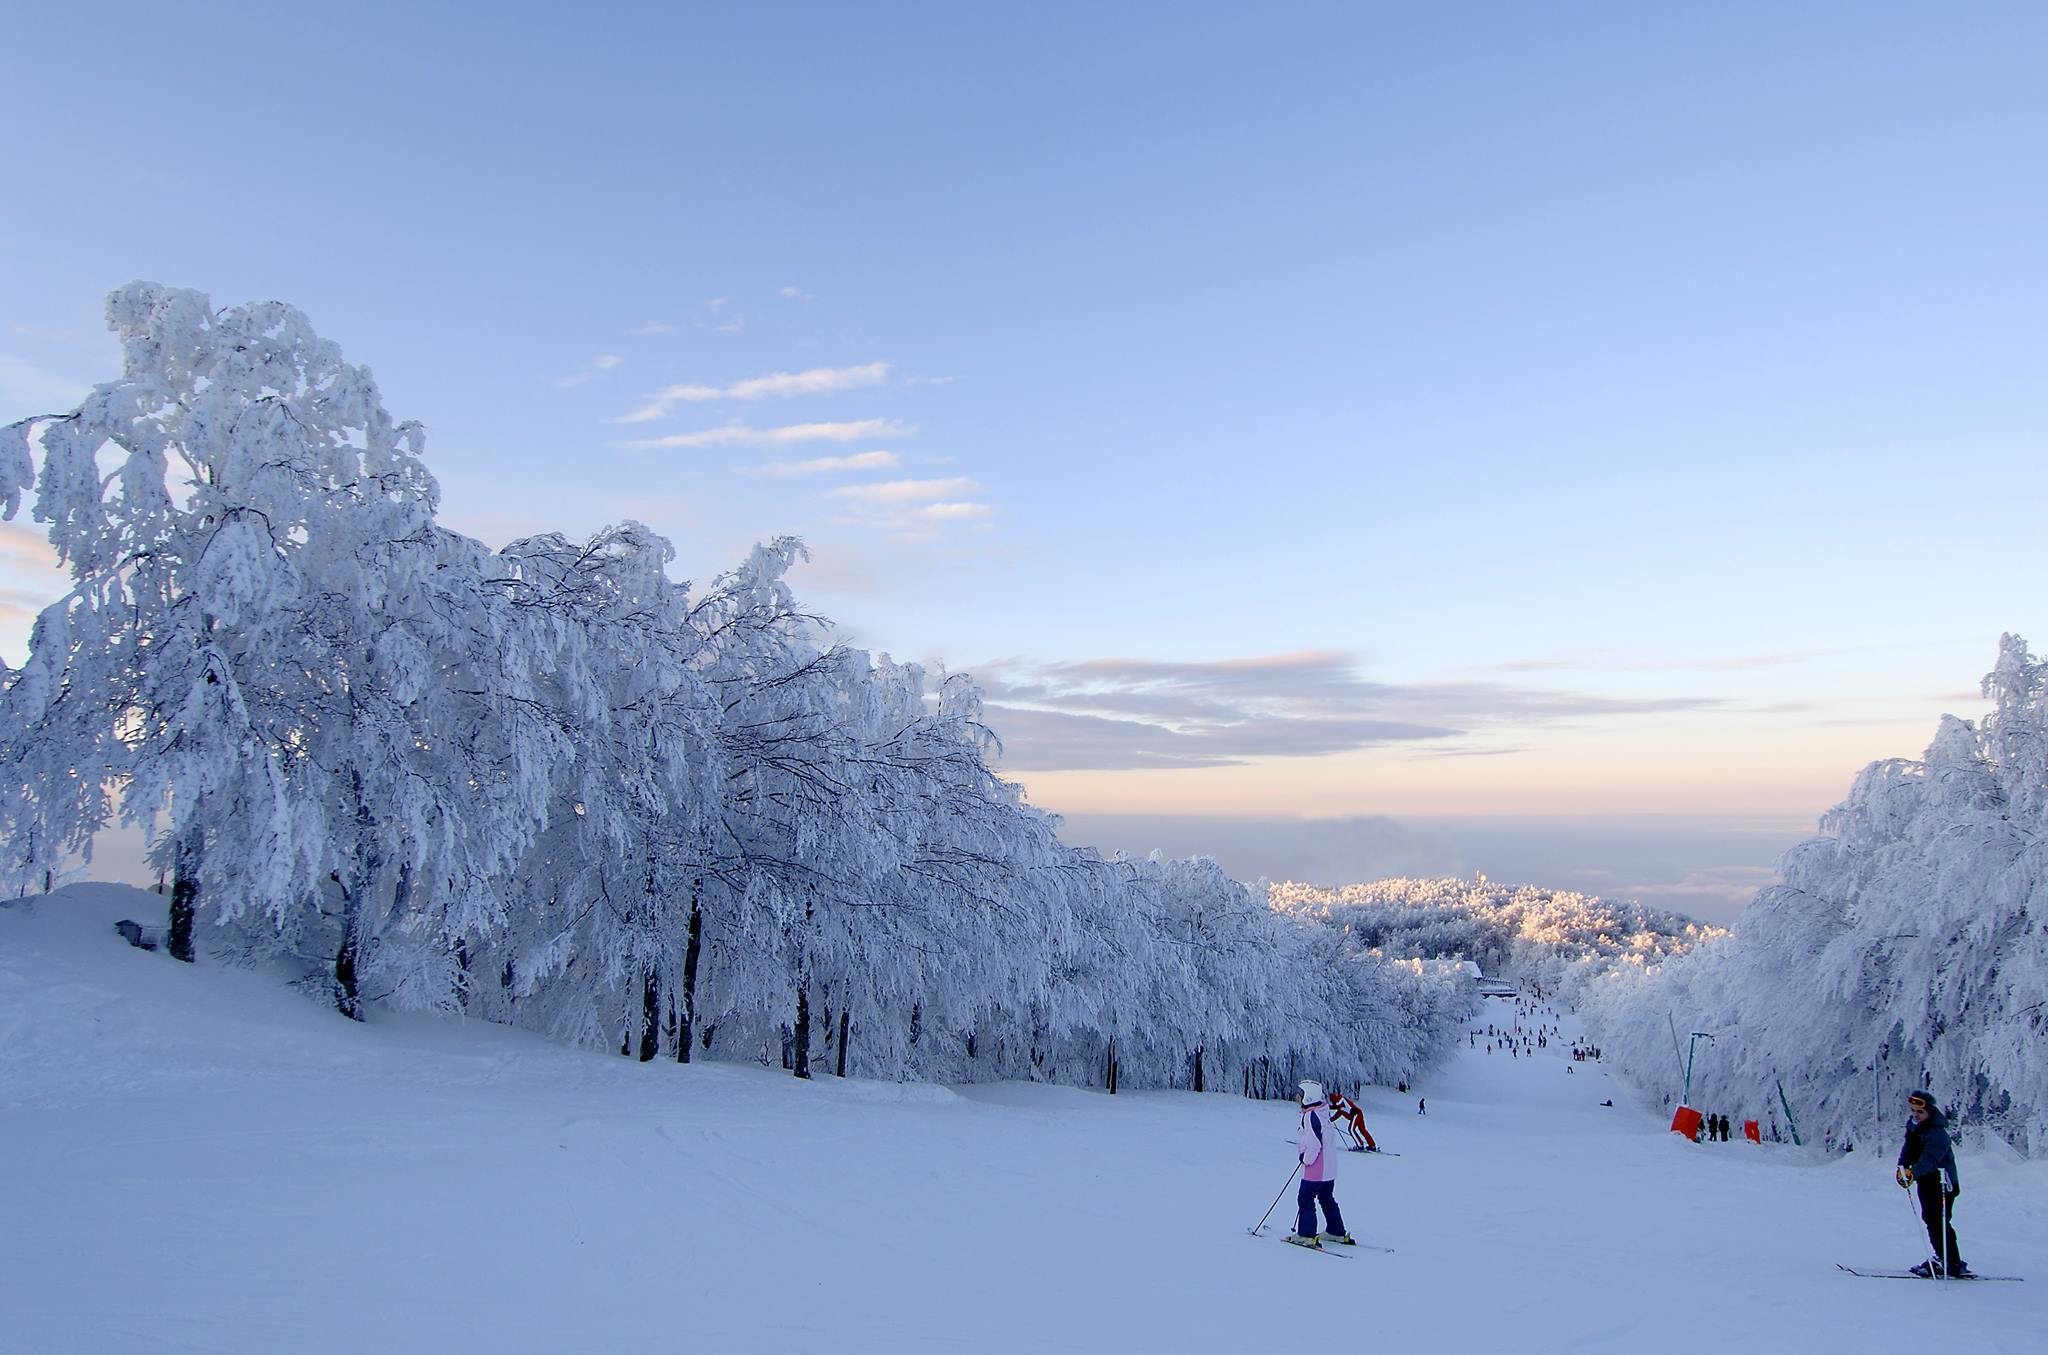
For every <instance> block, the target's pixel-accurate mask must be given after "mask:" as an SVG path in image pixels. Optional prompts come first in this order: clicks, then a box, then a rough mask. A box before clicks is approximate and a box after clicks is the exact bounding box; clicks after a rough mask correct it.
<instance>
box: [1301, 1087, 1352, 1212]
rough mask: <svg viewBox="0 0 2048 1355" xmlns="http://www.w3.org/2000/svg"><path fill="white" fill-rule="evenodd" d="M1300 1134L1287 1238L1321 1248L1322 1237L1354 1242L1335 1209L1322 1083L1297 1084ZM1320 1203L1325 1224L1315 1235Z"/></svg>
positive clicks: (1333, 1152) (1332, 1152) (1332, 1147)
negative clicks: (1297, 1175)
mask: <svg viewBox="0 0 2048 1355" xmlns="http://www.w3.org/2000/svg"><path fill="white" fill-rule="evenodd" d="M1300 1100H1301V1134H1300V1137H1299V1138H1298V1139H1297V1140H1296V1145H1295V1146H1296V1149H1297V1151H1298V1152H1299V1154H1300V1157H1301V1188H1300V1190H1298V1191H1297V1192H1296V1193H1295V1197H1294V1203H1295V1221H1294V1232H1293V1234H1292V1235H1291V1236H1289V1237H1288V1239H1287V1240H1288V1241H1289V1242H1292V1243H1294V1244H1295V1245H1296V1246H1297V1247H1315V1248H1317V1249H1318V1250H1320V1249H1321V1247H1322V1244H1323V1239H1324V1238H1327V1239H1328V1240H1330V1241H1332V1242H1341V1243H1343V1244H1344V1245H1346V1246H1356V1245H1357V1239H1356V1238H1354V1237H1352V1236H1351V1234H1350V1233H1348V1232H1346V1231H1345V1230H1344V1216H1343V1215H1342V1214H1340V1213H1338V1212H1337V1146H1336V1144H1335V1143H1334V1142H1333V1141H1332V1140H1334V1139H1335V1138H1336V1135H1335V1134H1334V1133H1332V1132H1331V1128H1332V1126H1331V1124H1330V1107H1329V1103H1328V1102H1326V1101H1325V1100H1324V1099H1323V1084H1322V1083H1320V1082H1304V1083H1302V1084H1301V1098H1300ZM1318 1203H1320V1204H1321V1205H1322V1207H1323V1222H1324V1223H1326V1224H1328V1225H1329V1228H1328V1231H1326V1232H1325V1233H1323V1235H1322V1237H1317V1236H1316V1205H1317V1204H1318Z"/></svg>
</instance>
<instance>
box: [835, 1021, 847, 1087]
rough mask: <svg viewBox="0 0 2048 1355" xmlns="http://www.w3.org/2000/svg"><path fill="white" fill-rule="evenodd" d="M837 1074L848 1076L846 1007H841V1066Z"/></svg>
mask: <svg viewBox="0 0 2048 1355" xmlns="http://www.w3.org/2000/svg"><path fill="white" fill-rule="evenodd" d="M836 1075H837V1076H839V1077H845V1076H846V1008H844V1007H841V1008H840V1009H839V1068H838V1071H837V1074H836Z"/></svg>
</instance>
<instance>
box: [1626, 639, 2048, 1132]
mask: <svg viewBox="0 0 2048 1355" xmlns="http://www.w3.org/2000/svg"><path fill="white" fill-rule="evenodd" d="M1984 694H1985V696H1986V697H1987V698H1989V699H1990V700H1991V701H1992V703H1993V707H1992V710H1991V712H1990V713H1989V714H1988V715H1987V716H1985V717H1984V719H1983V720H1982V721H1980V722H1978V723H1975V724H1973V723H1971V722H1969V721H1966V720H1960V719H1957V718H1955V717H1953V716H1944V717H1943V718H1942V721H1941V725H1940V727H1939V729H1938V730H1937V731H1936V733H1935V737H1934V741H1933V743H1932V744H1930V745H1929V747H1928V749H1927V752H1926V754H1925V756H1924V757H1923V758H1921V759H1920V760H1919V761H1902V760H1889V761H1883V762H1877V763H1873V764H1872V765H1871V766H1869V767H1867V768H1865V769H1864V771H1863V772H1862V774H1861V775H1859V776H1858V777H1857V778H1856V781H1855V784H1854V785H1853V786H1852V787H1851V789H1850V792H1849V796H1848V798H1847V799H1846V800H1844V801H1843V802H1842V803H1841V804H1840V805H1838V806H1836V807H1835V808H1834V810H1832V811H1831V812H1830V813H1829V814H1828V816H1827V817H1826V818H1825V819H1823V820H1822V823H1821V836H1819V837H1816V838H1813V839H1811V840H1809V841H1807V842H1805V843H1802V844H1801V845H1799V846H1798V847H1795V848H1794V849H1793V850H1792V851H1791V852H1789V853H1787V854H1786V856H1785V858H1784V859H1783V860H1782V861H1781V862H1780V863H1779V876H1780V879H1779V881H1778V882H1777V883H1776V884H1773V885H1771V886H1768V887H1766V888H1765V889H1764V890H1763V891H1761V892H1760V893H1759V894H1758V895H1757V897H1756V899H1755V901H1754V902H1753V903H1751V904H1750V906H1749V907H1748V909H1747V910H1745V911H1744V913H1743V914H1742V917H1741V918H1740V919H1739V920H1738V922H1737V923H1736V926H1735V928H1734V931H1733V933H1732V935H1730V936H1728V937H1727V938H1726V939H1724V940H1721V941H1718V942H1716V943H1714V944H1711V945H1706V946H1702V947H1700V948H1699V949H1698V950H1696V951H1694V952H1692V953H1691V954H1688V955H1685V956H1683V957H1681V958H1677V959H1674V960H1671V961H1669V962H1667V963H1665V964H1663V965H1661V966H1657V967H1654V968H1651V969H1649V970H1648V971H1647V972H1645V973H1643V974H1640V975H1629V974H1626V973H1617V974H1616V975H1613V976H1611V977H1610V978H1609V979H1608V980H1607V981H1605V982H1603V983H1602V984H1600V985H1597V986H1596V990H1595V991H1596V993H1597V996H1598V1000H1597V1001H1596V1002H1595V1003H1594V1004H1593V1005H1592V1007H1591V1012H1592V1014H1594V1015H1595V1016H1596V1017H1597V1019H1598V1021H1599V1024H1600V1027H1601V1030H1602V1043H1603V1045H1605V1046H1606V1047H1607V1048H1608V1049H1610V1050H1611V1051H1613V1052H1615V1053H1616V1054H1618V1055H1619V1056H1620V1057H1621V1059H1622V1061H1623V1063H1624V1065H1625V1066H1626V1067H1628V1068H1630V1069H1631V1071H1633V1072H1634V1073H1635V1074H1636V1075H1637V1076H1638V1077H1640V1078H1641V1079H1643V1080H1644V1081H1645V1082H1647V1083H1649V1084H1650V1085H1653V1086H1668V1087H1674V1089H1675V1080H1676V1079H1675V1076H1674V1073H1673V1071H1672V1069H1673V1062H1674V1061H1673V1059H1672V1052H1671V1048H1670V1039H1669V1033H1668V1027H1669V1026H1670V1025H1672V1024H1677V1023H1686V1024H1687V1027H1688V1028H1689V1029H1693V1030H1705V1031H1709V1032H1712V1033H1713V1034H1714V1035H1715V1036H1716V1041H1715V1044H1714V1046H1713V1049H1712V1054H1711V1057H1708V1058H1704V1059H1702V1061H1701V1063H1700V1066H1699V1067H1698V1069H1697V1070H1696V1072H1695V1075H1694V1082H1693V1085H1694V1092H1693V1097H1694V1100H1695V1101H1696V1102H1711V1103H1713V1104H1716V1105H1725V1106H1736V1105H1740V1106H1743V1107H1745V1108H1748V1109H1750V1110H1752V1111H1755V1112H1762V1111H1775V1110H1777V1109H1778V1108H1779V1106H1778V1090H1777V1089H1778V1085H1779V1084H1780V1083H1782V1084H1783V1088H1784V1092H1783V1095H1784V1098H1785V1100H1786V1102H1788V1103H1789V1106H1790V1109H1791V1112H1792V1115H1793V1118H1794V1120H1795V1122H1796V1124H1797V1126H1798V1128H1799V1130H1800V1131H1801V1132H1802V1134H1803V1135H1804V1136H1805V1137H1806V1138H1807V1139H1808V1141H1810V1142H1818V1143H1824V1144H1825V1143H1833V1144H1836V1145H1841V1144H1844V1143H1856V1142H1867V1141H1870V1140H1872V1139H1878V1140H1885V1139H1887V1138H1888V1137H1889V1136H1890V1135H1891V1134H1893V1133H1895V1132H1896V1129H1897V1124H1896V1123H1895V1122H1896V1121H1897V1120H1898V1118H1899V1117H1900V1116H1901V1115H1902V1114H1903V1109H1902V1107H1903V1098H1904V1096H1905V1093H1906V1092H1908V1091H1910V1090H1912V1089H1913V1088H1914V1087H1916V1086H1925V1087H1928V1088H1930V1089H1932V1090H1933V1091H1935V1092H1936V1094H1937V1095H1938V1096H1939V1097H1940V1099H1941V1101H1942V1104H1943V1105H1944V1106H1948V1107H1951V1108H1952V1109H1953V1111H1954V1114H1955V1118H1956V1119H1957V1121H1958V1122H1959V1124H1960V1125H1961V1126H1963V1127H1965V1128H1970V1127H1975V1128H1981V1129H1984V1130H1988V1131H1989V1132H1992V1133H1995V1134H1998V1135H2000V1136H2002V1137H2004V1138H2005V1139H2007V1140H2008V1141H2009V1142H2011V1143H2013V1144H2014V1145H2015V1146H2017V1147H2019V1148H2020V1149H2022V1150H2023V1151H2028V1152H2032V1151H2038V1150H2039V1149H2040V1148H2041V1147H2042V1146H2043V1145H2044V1144H2048V1065H2044V1064H2043V1062H2042V1060H2041V1058H2040V1056H2039V1051H2040V1047H2041V1040H2042V1037H2043V1035H2044V1034H2048V934H2044V930H2043V928H2044V921H2048V665H2044V664H2043V663H2042V662H2041V661H2040V660H2038V659H2036V658H2034V657H2032V655H2031V654H2030V653H2029V652H2028V650H2027V646H2026V644H2025V642H2024V641H2023V640H2021V639H2020V637H2018V636H2015V635H2008V636H2006V637H2004V639H2003V640H2002V642H2001V644H2000V647H1999V656H1998V663H1997V666H1996V667H1995V668H1994V669H1993V671H1992V673H1991V674H1990V676H1988V677H1987V678H1986V679H1985V680H1984Z"/></svg>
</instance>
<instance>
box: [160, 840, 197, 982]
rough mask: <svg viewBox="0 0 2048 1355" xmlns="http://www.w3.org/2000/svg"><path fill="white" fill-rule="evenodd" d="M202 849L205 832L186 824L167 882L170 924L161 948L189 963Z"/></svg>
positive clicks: (176, 958)
mask: <svg viewBox="0 0 2048 1355" xmlns="http://www.w3.org/2000/svg"><path fill="white" fill-rule="evenodd" d="M205 849H206V835H205V834H204V833H203V832H201V831H200V829H199V828H197V827H196V826H195V827H192V828H187V829H186V830H185V832H184V834H183V836H181V837H180V838H179V839H178V855H177V882H176V883H175V884H173V885H172V886H171V925H170V932H169V935H168V936H167V937H166V939H165V942H164V949H166V950H168V951H170V953H171V958H172V959H173V960H183V961H184V962H185V963H186V964H191V963H192V920H193V919H194V918H195V917H196V916H197V915H198V912H199V863H200V860H201V857H202V856H203V855H204V853H205Z"/></svg>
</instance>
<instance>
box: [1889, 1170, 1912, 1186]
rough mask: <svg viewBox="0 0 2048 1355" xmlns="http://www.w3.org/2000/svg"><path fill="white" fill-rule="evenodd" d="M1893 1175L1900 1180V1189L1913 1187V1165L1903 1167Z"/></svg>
mask: <svg viewBox="0 0 2048 1355" xmlns="http://www.w3.org/2000/svg"><path fill="white" fill-rule="evenodd" d="M1892 1176H1893V1178H1894V1179H1896V1180H1897V1181H1898V1183H1899V1189H1901V1190H1910V1189H1911V1188H1912V1186H1913V1169H1912V1168H1911V1167H1901V1168H1899V1169H1898V1170H1897V1171H1895V1172H1893V1173H1892Z"/></svg>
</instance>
